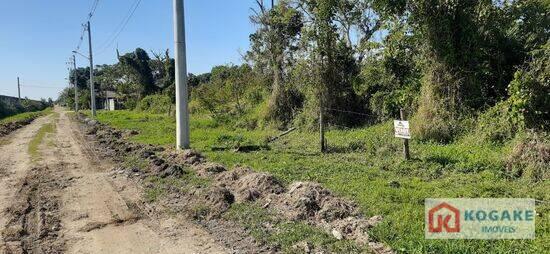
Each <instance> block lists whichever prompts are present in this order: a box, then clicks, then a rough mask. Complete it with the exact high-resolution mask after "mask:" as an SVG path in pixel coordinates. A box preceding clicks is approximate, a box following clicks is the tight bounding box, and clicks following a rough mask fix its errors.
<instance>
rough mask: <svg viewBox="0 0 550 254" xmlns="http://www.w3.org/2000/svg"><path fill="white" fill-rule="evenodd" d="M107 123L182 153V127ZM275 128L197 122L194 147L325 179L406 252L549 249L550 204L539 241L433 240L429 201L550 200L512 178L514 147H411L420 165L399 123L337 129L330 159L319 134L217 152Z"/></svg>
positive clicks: (543, 206)
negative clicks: (509, 163)
mask: <svg viewBox="0 0 550 254" xmlns="http://www.w3.org/2000/svg"><path fill="white" fill-rule="evenodd" d="M98 120H99V121H101V122H104V123H107V124H110V125H111V126H113V127H115V128H120V129H134V130H138V131H139V134H138V135H136V136H133V137H132V140H133V141H136V142H140V143H146V144H154V145H162V146H166V147H174V146H175V137H174V136H175V135H174V133H175V122H174V120H173V119H172V118H170V117H167V116H165V115H153V114H147V113H142V112H133V111H116V112H100V113H99V114H98ZM277 133H279V131H277V130H274V129H254V130H246V129H239V128H233V127H227V126H223V125H220V124H219V123H218V122H216V121H214V120H212V118H210V117H208V116H205V115H191V142H192V146H193V148H195V149H197V150H199V151H201V152H203V153H204V154H205V155H207V156H208V158H209V160H211V161H215V162H219V163H223V164H225V165H228V166H232V165H237V164H238V165H246V166H250V167H252V168H254V169H255V170H258V171H264V172H269V173H272V174H274V175H275V176H277V177H278V178H279V179H281V180H283V181H284V182H286V183H289V182H291V181H316V182H319V183H321V184H323V185H324V186H326V187H327V188H329V189H330V190H332V191H334V192H335V193H337V194H339V195H342V196H345V197H348V198H350V199H352V200H355V201H356V202H357V203H358V204H359V206H360V208H361V209H362V211H363V212H364V213H365V214H366V215H367V216H373V215H382V216H384V218H385V220H384V221H383V223H382V224H381V225H379V226H377V227H376V228H374V229H372V231H371V233H370V235H371V237H372V238H373V239H374V240H378V241H381V242H384V243H387V244H389V245H390V246H391V247H392V248H394V249H396V250H398V251H401V252H405V253H426V252H428V253H477V252H481V253H544V252H546V251H547V250H548V249H550V218H549V216H548V214H549V212H550V204H549V203H548V202H545V203H540V204H539V205H538V206H537V213H538V214H539V216H537V217H536V236H537V238H536V239H535V240H499V241H487V240H426V239H425V238H424V199H426V198H458V197H468V198H478V197H480V198H481V197H483V198H489V197H492V198H505V197H506V198H535V199H538V200H544V201H549V200H550V182H549V181H542V182H537V183H532V182H529V181H523V180H510V179H508V178H507V177H505V176H504V175H503V172H505V159H506V157H507V155H508V154H509V153H510V151H511V146H512V144H511V143H504V144H483V143H481V144H480V142H476V137H475V136H472V135H473V134H465V136H464V137H463V138H462V139H458V140H456V141H454V142H453V143H450V144H446V145H441V144H435V143H422V142H417V141H416V140H415V139H414V138H413V140H412V141H411V155H412V157H413V160H411V161H403V159H402V155H401V150H400V149H401V140H400V139H396V138H394V137H393V129H392V124H391V123H390V122H388V123H384V124H380V125H376V126H372V127H368V128H357V129H349V130H329V131H328V132H327V135H326V136H327V140H328V144H329V147H330V153H327V154H321V153H319V152H318V135H317V133H314V132H305V131H296V132H293V133H291V134H289V135H288V136H285V137H283V138H281V139H280V140H278V141H276V142H273V143H271V144H270V147H269V148H270V149H269V150H265V149H264V150H257V151H252V152H248V153H242V152H233V151H230V150H221V151H213V150H212V147H213V146H215V145H216V144H218V143H219V137H220V136H222V135H228V136H231V137H236V136H242V137H243V139H245V140H250V141H252V142H258V143H261V142H262V141H263V140H265V139H266V137H269V136H275V135H276V134H277Z"/></svg>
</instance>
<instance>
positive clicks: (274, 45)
mask: <svg viewBox="0 0 550 254" xmlns="http://www.w3.org/2000/svg"><path fill="white" fill-rule="evenodd" d="M256 3H257V5H258V10H255V15H254V16H252V17H251V20H252V22H253V23H254V24H256V25H258V26H259V28H258V30H257V31H256V32H255V33H254V34H252V35H251V36H250V40H251V44H252V45H251V50H250V52H249V53H248V57H249V59H252V60H253V61H254V62H255V64H256V67H257V68H265V70H266V72H268V73H269V74H270V76H271V77H272V80H273V83H272V85H271V96H270V98H269V101H268V112H267V116H266V117H267V119H269V120H274V121H280V122H283V123H285V122H288V121H289V120H290V118H291V117H292V115H290V114H289V113H290V112H292V111H293V107H295V106H296V103H295V102H294V100H293V98H292V97H291V96H290V95H291V94H292V92H291V91H290V89H291V88H289V87H288V86H287V85H286V83H287V82H286V80H287V79H288V77H286V76H287V73H286V72H285V70H286V68H287V67H288V66H289V65H291V64H292V61H293V53H294V52H295V50H296V49H297V47H296V42H297V39H298V36H299V34H300V31H301V28H302V26H303V23H302V14H301V13H300V12H299V11H297V10H296V9H294V8H292V6H291V5H290V3H289V1H287V0H281V1H278V3H277V5H275V6H272V8H271V9H268V8H267V7H266V6H265V4H264V2H263V0H257V1H256Z"/></svg>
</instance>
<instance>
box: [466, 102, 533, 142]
mask: <svg viewBox="0 0 550 254" xmlns="http://www.w3.org/2000/svg"><path fill="white" fill-rule="evenodd" d="M521 129H523V124H522V123H521V121H520V120H519V119H518V118H517V117H515V116H514V115H513V114H512V110H511V105H510V102H509V101H503V102H500V103H498V104H497V105H495V106H494V107H491V108H490V109H488V110H487V111H485V112H484V113H483V114H481V115H480V116H479V117H478V123H477V126H476V130H475V134H476V137H477V140H478V141H479V142H483V143H484V142H491V143H503V142H505V141H509V140H511V139H513V138H514V137H515V135H516V133H517V132H518V130H521Z"/></svg>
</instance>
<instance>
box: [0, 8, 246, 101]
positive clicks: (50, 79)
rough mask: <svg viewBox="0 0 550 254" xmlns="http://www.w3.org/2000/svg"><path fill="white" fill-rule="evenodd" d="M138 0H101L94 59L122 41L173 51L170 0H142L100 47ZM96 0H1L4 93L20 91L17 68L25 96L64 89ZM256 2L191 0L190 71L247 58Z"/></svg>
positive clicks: (0, 83)
mask: <svg viewBox="0 0 550 254" xmlns="http://www.w3.org/2000/svg"><path fill="white" fill-rule="evenodd" d="M135 1H136V0H100V1H99V5H98V7H97V10H96V14H95V16H94V17H93V18H92V32H93V34H92V39H93V44H94V46H93V48H94V64H109V63H114V62H115V61H116V55H115V49H116V47H117V45H118V48H119V50H120V51H121V52H127V51H131V50H133V49H135V48H136V47H141V48H144V49H146V50H148V51H149V50H154V51H156V52H161V51H163V50H164V49H166V48H169V49H170V51H171V53H172V52H173V27H172V1H171V0H142V1H141V4H140V5H139V7H138V8H137V10H136V12H135V14H134V16H133V17H132V19H131V20H130V21H129V23H128V25H127V26H126V28H125V29H124V30H123V31H122V33H121V34H120V36H119V37H118V39H116V40H115V41H114V43H112V45H111V47H107V48H106V49H105V50H103V51H102V50H101V49H102V48H103V47H102V46H103V45H107V44H108V43H107V41H108V38H109V37H110V36H111V35H112V34H113V32H114V31H115V29H116V28H117V26H119V24H120V23H121V21H122V20H123V18H124V16H126V14H127V12H128V10H129V9H130V7H131V6H132V4H133V3H134V2H135ZM92 3H93V0H48V1H45V0H17V1H15V0H0V24H1V27H0V94H4V95H12V96H17V76H19V77H20V78H21V83H22V84H23V87H22V92H21V93H22V96H28V97H29V98H35V99H37V98H47V97H52V98H56V97H57V94H58V92H59V91H60V90H61V89H59V88H57V87H63V86H66V83H67V81H66V80H65V78H66V77H67V66H66V64H65V63H66V62H67V60H68V58H69V56H70V55H71V51H72V50H74V49H75V48H76V45H77V43H78V40H79V37H80V32H81V24H82V22H84V21H85V20H86V17H87V13H88V12H89V10H90V7H91V5H92ZM253 4H254V1H253V0H186V1H185V8H186V10H185V14H186V17H185V18H186V29H187V31H186V34H187V51H188V56H187V60H188V69H189V72H192V73H203V72H208V71H209V70H210V69H211V68H212V66H215V65H219V64H226V63H240V62H242V59H241V53H244V52H246V50H247V49H248V45H249V41H248V36H249V34H250V33H251V32H253V30H254V27H253V25H251V24H250V21H249V16H250V14H251V11H250V7H252V6H253ZM86 40H87V37H85V42H84V43H83V44H82V47H81V51H82V52H83V53H84V54H87V52H88V45H87V41H86ZM104 47H106V46H104ZM95 53H97V54H95ZM172 56H173V55H172ZM76 60H77V65H78V66H85V65H87V64H88V63H87V59H85V58H82V57H78V56H77V59H76ZM25 85H28V86H42V87H48V88H36V87H25ZM50 87H53V88H50Z"/></svg>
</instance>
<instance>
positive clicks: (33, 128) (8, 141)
mask: <svg viewBox="0 0 550 254" xmlns="http://www.w3.org/2000/svg"><path fill="white" fill-rule="evenodd" d="M51 120H52V117H51V116H46V117H40V118H38V119H36V120H35V121H33V122H32V123H31V124H29V125H27V126H25V127H23V128H21V129H19V130H16V131H14V132H13V133H11V134H10V135H8V136H6V137H3V138H2V142H0V144H1V145H0V150H1V152H0V231H2V232H3V231H4V230H5V229H6V226H7V224H8V222H9V218H8V217H9V216H8V214H9V208H10V206H11V205H12V203H13V202H12V201H13V200H18V198H17V197H16V195H18V191H19V190H20V188H19V187H20V183H21V182H22V181H24V179H25V177H26V175H27V173H28V172H29V171H30V169H31V168H32V166H31V158H30V156H29V154H28V152H27V149H28V145H29V142H30V140H31V139H32V138H33V137H34V135H35V133H36V132H37V131H38V130H39V129H40V128H41V127H42V126H43V125H44V124H46V123H48V122H50V121H51ZM7 252H8V250H7V246H6V242H5V241H4V237H0V253H7Z"/></svg>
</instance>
